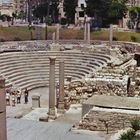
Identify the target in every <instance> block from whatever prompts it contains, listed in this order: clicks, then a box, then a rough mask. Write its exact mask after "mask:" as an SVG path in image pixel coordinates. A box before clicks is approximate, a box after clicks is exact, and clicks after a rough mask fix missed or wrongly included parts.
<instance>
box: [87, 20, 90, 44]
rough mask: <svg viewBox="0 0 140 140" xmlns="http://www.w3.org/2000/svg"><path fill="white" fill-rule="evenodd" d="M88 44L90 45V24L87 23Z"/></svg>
mask: <svg viewBox="0 0 140 140" xmlns="http://www.w3.org/2000/svg"><path fill="white" fill-rule="evenodd" d="M87 43H88V44H90V22H87Z"/></svg>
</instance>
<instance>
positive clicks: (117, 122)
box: [78, 110, 140, 131]
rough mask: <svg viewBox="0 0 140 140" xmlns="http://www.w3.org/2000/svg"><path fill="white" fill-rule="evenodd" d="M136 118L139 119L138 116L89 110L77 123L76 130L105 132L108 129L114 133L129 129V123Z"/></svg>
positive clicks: (139, 115) (139, 116)
mask: <svg viewBox="0 0 140 140" xmlns="http://www.w3.org/2000/svg"><path fill="white" fill-rule="evenodd" d="M137 112H138V111H137ZM136 118H139V119H140V114H128V113H120V112H105V111H98V110H90V112H89V113H88V114H86V115H85V116H84V118H83V119H82V121H81V122H80V123H79V125H78V129H84V130H91V131H106V130H107V128H108V130H109V131H116V130H119V129H123V128H126V127H130V122H131V121H132V120H134V119H136Z"/></svg>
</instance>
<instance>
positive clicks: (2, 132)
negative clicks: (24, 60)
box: [0, 79, 7, 140]
mask: <svg viewBox="0 0 140 140" xmlns="http://www.w3.org/2000/svg"><path fill="white" fill-rule="evenodd" d="M0 139H1V140H7V128H6V102H5V80H4V79H0Z"/></svg>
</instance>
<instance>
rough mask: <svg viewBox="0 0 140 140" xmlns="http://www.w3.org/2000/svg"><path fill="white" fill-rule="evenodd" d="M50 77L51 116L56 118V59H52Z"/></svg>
mask: <svg viewBox="0 0 140 140" xmlns="http://www.w3.org/2000/svg"><path fill="white" fill-rule="evenodd" d="M49 59H50V76H49V115H50V116H55V101H56V96H55V59H56V57H50V58H49Z"/></svg>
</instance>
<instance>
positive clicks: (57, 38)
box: [56, 24, 60, 42]
mask: <svg viewBox="0 0 140 140" xmlns="http://www.w3.org/2000/svg"><path fill="white" fill-rule="evenodd" d="M59 34H60V26H59V24H57V29H56V41H57V42H59Z"/></svg>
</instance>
